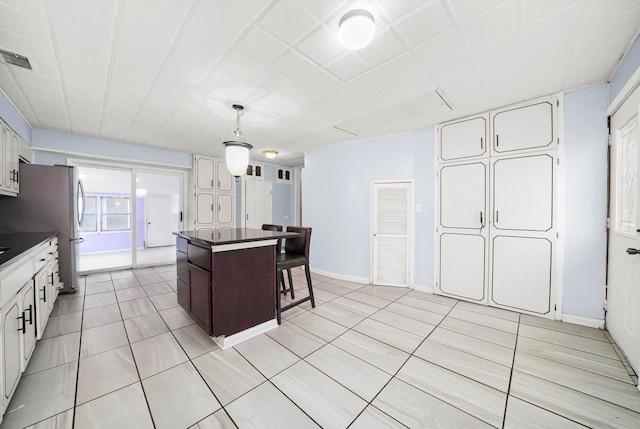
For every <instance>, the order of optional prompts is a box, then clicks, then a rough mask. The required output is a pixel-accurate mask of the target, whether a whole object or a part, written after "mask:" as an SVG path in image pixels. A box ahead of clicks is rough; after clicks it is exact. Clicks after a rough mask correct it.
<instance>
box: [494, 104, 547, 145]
mask: <svg viewBox="0 0 640 429" xmlns="http://www.w3.org/2000/svg"><path fill="white" fill-rule="evenodd" d="M552 103H553V102H552V101H543V102H539V103H530V104H525V105H520V106H517V107H510V108H507V109H503V110H500V111H496V112H493V113H492V126H493V150H492V153H493V155H507V154H509V153H511V152H514V151H521V150H525V149H536V150H547V149H555V148H556V147H557V141H556V131H555V128H556V123H555V121H554V106H553V104H552Z"/></svg>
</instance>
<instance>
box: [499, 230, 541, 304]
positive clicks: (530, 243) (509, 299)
mask: <svg viewBox="0 0 640 429" xmlns="http://www.w3.org/2000/svg"><path fill="white" fill-rule="evenodd" d="M551 247H552V246H551V242H550V241H549V240H547V239H546V238H532V237H505V236H497V237H495V238H494V239H493V275H492V277H493V284H492V292H491V300H492V301H493V303H495V304H497V305H499V306H504V307H510V308H513V309H515V310H524V311H530V312H533V313H538V314H541V315H542V314H547V313H549V311H550V310H551V308H550V307H551Z"/></svg>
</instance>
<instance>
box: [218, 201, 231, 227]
mask: <svg viewBox="0 0 640 429" xmlns="http://www.w3.org/2000/svg"><path fill="white" fill-rule="evenodd" d="M216 199H217V201H218V216H217V222H218V224H220V225H229V224H231V223H233V197H232V196H231V195H227V194H220V195H218V196H217V198H216Z"/></svg>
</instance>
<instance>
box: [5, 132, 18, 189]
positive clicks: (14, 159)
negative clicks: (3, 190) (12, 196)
mask: <svg viewBox="0 0 640 429" xmlns="http://www.w3.org/2000/svg"><path fill="white" fill-rule="evenodd" d="M19 150H20V142H19V140H18V136H17V135H16V134H13V135H12V138H11V158H9V160H10V162H9V164H8V165H10V166H11V168H10V170H11V171H12V172H13V174H12V177H13V181H12V182H11V189H12V190H13V191H14V192H16V193H17V192H20V165H19V161H18V157H19V156H20V155H19V153H18V151H19Z"/></svg>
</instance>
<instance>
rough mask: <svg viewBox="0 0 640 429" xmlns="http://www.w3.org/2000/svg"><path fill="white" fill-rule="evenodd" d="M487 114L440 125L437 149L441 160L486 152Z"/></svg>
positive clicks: (475, 155) (451, 159)
mask: <svg viewBox="0 0 640 429" xmlns="http://www.w3.org/2000/svg"><path fill="white" fill-rule="evenodd" d="M487 125H488V117H487V115H483V116H476V117H471V118H466V119H462V120H459V121H454V122H449V123H446V124H444V125H442V126H441V127H440V133H439V136H440V138H439V142H438V143H439V151H440V159H441V160H442V161H453V160H458V159H462V158H470V157H481V156H483V155H485V154H486V153H487V135H488V129H489V127H488V126H487Z"/></svg>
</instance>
